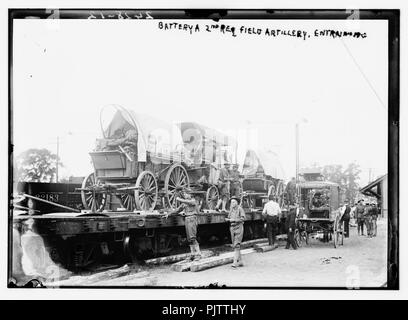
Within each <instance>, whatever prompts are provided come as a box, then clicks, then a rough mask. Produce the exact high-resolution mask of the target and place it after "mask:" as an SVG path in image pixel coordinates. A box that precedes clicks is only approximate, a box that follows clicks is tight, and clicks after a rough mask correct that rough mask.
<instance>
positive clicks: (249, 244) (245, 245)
mask: <svg viewBox="0 0 408 320" xmlns="http://www.w3.org/2000/svg"><path fill="white" fill-rule="evenodd" d="M262 242H268V239H267V238H260V239H254V240H248V241H244V242H241V249H246V248H250V247H252V246H253V245H255V244H257V243H262ZM228 247H230V248H232V244H231V243H229V244H228Z"/></svg>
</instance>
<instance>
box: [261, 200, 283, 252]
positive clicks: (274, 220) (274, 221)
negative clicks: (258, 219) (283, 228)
mask: <svg viewBox="0 0 408 320" xmlns="http://www.w3.org/2000/svg"><path fill="white" fill-rule="evenodd" d="M275 200H276V198H275V197H274V196H273V195H270V196H269V201H268V202H267V203H266V204H265V206H264V208H263V211H262V216H263V217H264V219H265V220H266V233H267V235H268V242H269V245H270V246H273V245H275V241H276V233H277V229H278V222H279V216H280V215H281V214H282V211H281V208H280V207H279V204H278V203H277V202H276V201H275Z"/></svg>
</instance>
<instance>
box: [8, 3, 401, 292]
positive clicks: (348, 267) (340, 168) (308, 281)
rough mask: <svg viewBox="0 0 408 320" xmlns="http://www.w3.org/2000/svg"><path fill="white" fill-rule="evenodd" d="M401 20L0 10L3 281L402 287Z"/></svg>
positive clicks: (382, 14)
mask: <svg viewBox="0 0 408 320" xmlns="http://www.w3.org/2000/svg"><path fill="white" fill-rule="evenodd" d="M399 17H400V12H399V10H397V9H376V10H371V9H345V8H339V9H331V10H314V9H299V10H295V9H293V10H282V9H273V8H271V9H188V8H186V9H138V8H135V9H115V8H99V9H98V8H95V9H92V8H91V9H90V8H87V9H68V8H65V9H64V8H60V9H47V8H37V9H28V8H15V9H9V17H8V24H9V46H10V47H9V136H8V139H9V167H8V206H9V213H8V242H7V248H8V250H7V252H8V270H7V287H8V288H27V287H33V288H52V289H56V288H88V289H90V288H91V289H98V288H104V289H177V290H183V289H185V288H189V289H198V290H199V289H216V288H218V289H220V288H221V289H223V288H224V289H270V290H274V289H275V290H277V289H338V290H345V289H370V290H395V289H398V287H399V272H400V270H399V264H398V261H399V260H398V257H399V242H398V239H399V230H401V231H402V232H403V230H404V228H403V227H401V228H399V223H398V221H399V209H398V208H399V207H398V206H399V205H398V202H399V182H398V181H399V129H398V123H399V108H400V106H399V88H400V87H399V59H400V56H399V32H400V29H399V28H400V25H399ZM3 272H6V271H5V270H4V271H3Z"/></svg>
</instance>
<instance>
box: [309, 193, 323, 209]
mask: <svg viewBox="0 0 408 320" xmlns="http://www.w3.org/2000/svg"><path fill="white" fill-rule="evenodd" d="M321 206H323V199H322V194H321V193H320V192H316V193H315V194H314V195H313V198H312V207H314V208H320V207H321Z"/></svg>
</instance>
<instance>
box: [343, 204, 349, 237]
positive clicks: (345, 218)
mask: <svg viewBox="0 0 408 320" xmlns="http://www.w3.org/2000/svg"><path fill="white" fill-rule="evenodd" d="M344 206H345V208H344V213H343V216H342V217H341V221H342V222H343V227H344V228H343V231H344V237H345V238H348V237H349V232H350V212H351V208H350V205H349V204H348V202H345V203H344Z"/></svg>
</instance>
